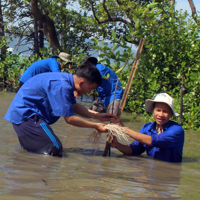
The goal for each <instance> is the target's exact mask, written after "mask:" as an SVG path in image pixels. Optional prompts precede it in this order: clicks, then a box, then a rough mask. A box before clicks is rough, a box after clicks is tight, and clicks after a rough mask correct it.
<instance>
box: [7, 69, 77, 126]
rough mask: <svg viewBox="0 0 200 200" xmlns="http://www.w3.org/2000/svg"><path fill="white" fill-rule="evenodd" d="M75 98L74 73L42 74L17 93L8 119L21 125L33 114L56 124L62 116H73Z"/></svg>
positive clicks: (8, 113)
mask: <svg viewBox="0 0 200 200" xmlns="http://www.w3.org/2000/svg"><path fill="white" fill-rule="evenodd" d="M75 103H76V100H75V98H74V81H73V75H72V74H68V73H64V72H63V73H60V72H52V73H42V74H39V75H37V76H34V77H33V78H31V79H29V80H28V81H27V82H26V83H25V84H24V85H22V87H21V88H20V89H19V91H18V92H17V94H16V96H15V97H14V99H13V101H12V103H11V105H10V107H9V109H8V111H7V113H6V115H5V117H4V119H6V120H7V121H9V122H11V123H14V124H20V123H22V122H24V121H26V120H27V119H28V118H30V117H31V116H33V115H38V116H39V117H40V118H42V119H43V120H44V121H45V122H46V123H48V124H53V123H55V122H56V121H57V120H58V119H59V118H60V117H61V116H72V115H74V110H73V108H72V105H73V104H75Z"/></svg>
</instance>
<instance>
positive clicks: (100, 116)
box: [73, 103, 113, 121]
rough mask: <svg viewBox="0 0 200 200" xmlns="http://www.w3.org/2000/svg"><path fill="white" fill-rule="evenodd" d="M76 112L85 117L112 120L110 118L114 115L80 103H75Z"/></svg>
mask: <svg viewBox="0 0 200 200" xmlns="http://www.w3.org/2000/svg"><path fill="white" fill-rule="evenodd" d="M73 109H74V112H75V113H76V114H79V115H81V116H84V117H88V118H94V119H98V120H101V121H110V118H111V117H112V116H113V115H112V114H109V113H98V112H96V111H93V110H90V109H88V108H86V107H84V106H82V105H80V104H78V103H76V104H74V105H73Z"/></svg>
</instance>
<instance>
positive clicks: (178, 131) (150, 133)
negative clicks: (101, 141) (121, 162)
mask: <svg viewBox="0 0 200 200" xmlns="http://www.w3.org/2000/svg"><path fill="white" fill-rule="evenodd" d="M145 108H146V111H147V112H153V117H154V119H155V121H154V122H151V123H146V124H144V125H143V127H142V128H141V129H140V132H137V131H134V130H131V129H129V128H128V127H125V131H126V133H127V134H128V135H129V136H130V137H132V138H133V139H135V141H134V142H132V143H131V144H130V145H123V144H121V143H119V142H118V141H117V139H116V137H114V138H113V141H112V143H111V146H112V147H114V148H117V149H118V150H119V151H121V152H122V153H124V154H126V155H140V154H142V153H143V152H145V151H146V153H147V155H148V156H150V157H152V158H156V159H160V160H163V161H167V162H181V161H182V153H183V145H184V130H183V128H182V127H181V125H180V124H178V123H176V122H174V121H171V120H169V118H170V117H171V116H172V115H174V116H178V113H176V112H175V111H174V100H173V99H172V98H171V96H169V95H168V94H167V93H159V94H157V95H156V97H155V99H154V100H151V99H147V100H146V102H145ZM111 122H112V123H119V124H121V125H122V126H123V124H122V122H121V120H120V119H119V118H117V117H114V118H113V119H111Z"/></svg>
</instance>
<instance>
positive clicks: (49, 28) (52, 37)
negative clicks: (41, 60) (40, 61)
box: [31, 0, 60, 54]
mask: <svg viewBox="0 0 200 200" xmlns="http://www.w3.org/2000/svg"><path fill="white" fill-rule="evenodd" d="M31 10H32V13H33V16H34V17H35V18H36V19H38V20H39V21H40V22H42V23H43V27H44V29H43V30H44V34H45V36H46V38H47V40H48V41H49V43H50V45H51V47H52V48H53V52H54V53H55V54H56V53H57V50H58V48H59V47H60V44H59V41H58V37H57V33H56V29H55V26H54V22H53V20H52V19H50V18H49V17H48V15H45V14H43V13H42V11H41V10H40V9H39V7H38V1H37V0H31Z"/></svg>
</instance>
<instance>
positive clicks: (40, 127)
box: [4, 65, 112, 156]
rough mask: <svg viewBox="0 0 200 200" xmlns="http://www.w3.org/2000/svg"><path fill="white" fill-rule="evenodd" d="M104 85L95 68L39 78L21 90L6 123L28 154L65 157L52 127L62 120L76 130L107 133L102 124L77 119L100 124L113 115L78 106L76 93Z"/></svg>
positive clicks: (89, 66)
mask: <svg viewBox="0 0 200 200" xmlns="http://www.w3.org/2000/svg"><path fill="white" fill-rule="evenodd" d="M101 81H102V78H101V75H100V73H99V71H98V69H97V68H96V67H95V66H93V65H83V66H80V67H79V69H78V70H77V71H76V73H75V74H68V73H65V72H63V73H60V72H52V73H42V74H39V75H37V76H34V77H32V78H31V79H29V80H28V81H27V82H26V83H24V85H23V86H22V87H21V88H20V89H19V91H18V92H17V94H16V96H15V97H14V99H13V101H12V103H11V105H10V107H9V109H8V111H7V113H6V115H5V117H4V119H6V120H7V121H9V122H11V123H12V124H13V127H14V129H15V131H16V133H17V135H18V138H19V142H20V144H21V146H22V147H23V148H24V149H26V150H27V151H29V152H34V153H39V154H49V155H52V156H62V143H61V142H60V140H59V139H58V137H57V136H56V135H55V133H54V131H53V130H52V128H51V127H50V125H51V124H53V123H55V122H56V121H57V120H58V119H59V118H60V117H61V116H62V117H64V120H65V121H66V123H68V124H71V125H74V126H78V127H88V128H94V129H96V130H97V131H99V132H106V131H107V129H106V128H105V124H103V123H94V122H90V121H87V120H84V119H82V118H80V117H78V116H75V113H77V114H79V115H82V116H85V117H88V118H96V119H99V120H101V121H109V120H110V117H111V116H112V115H111V114H108V113H98V112H95V111H92V110H89V109H87V108H86V107H84V106H82V105H80V104H78V103H76V100H75V97H74V91H77V93H78V94H79V95H83V94H87V93H90V92H91V90H92V89H94V88H96V87H97V86H98V85H100V84H101ZM66 134H67V133H66Z"/></svg>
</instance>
